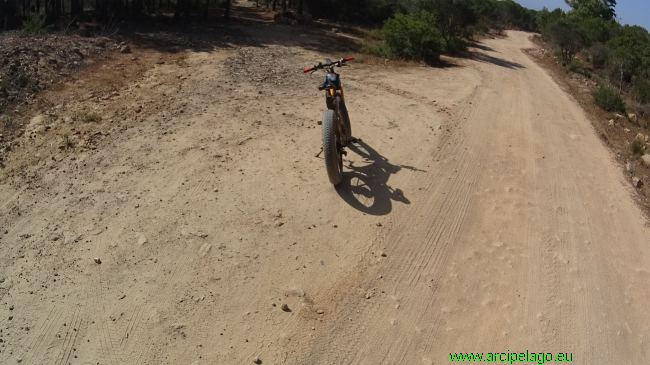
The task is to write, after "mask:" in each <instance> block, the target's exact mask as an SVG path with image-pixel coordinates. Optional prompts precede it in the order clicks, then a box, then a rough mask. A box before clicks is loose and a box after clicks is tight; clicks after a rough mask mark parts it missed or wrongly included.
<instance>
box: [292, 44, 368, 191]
mask: <svg viewBox="0 0 650 365" xmlns="http://www.w3.org/2000/svg"><path fill="white" fill-rule="evenodd" d="M353 60H354V57H345V58H341V59H339V60H337V61H331V60H330V59H326V60H325V62H324V63H323V62H319V63H318V64H317V65H315V66H312V67H307V68H305V69H304V70H303V72H304V73H309V72H311V73H314V72H316V71H318V70H321V69H325V70H326V72H327V74H326V76H325V81H324V82H323V83H322V84H321V85H320V86H319V87H318V90H321V91H325V105H326V106H327V110H325V112H323V123H322V129H323V146H322V150H321V151H322V152H323V157H324V159H325V167H326V168H327V176H328V177H329V180H330V182H331V183H332V185H334V186H337V185H339V184H340V183H341V180H342V179H343V156H344V155H347V153H346V151H345V147H346V146H347V145H348V143H350V142H354V141H355V139H354V138H353V137H352V127H351V125H350V115H349V114H348V109H347V107H346V106H345V97H344V94H343V86H342V85H341V76H340V75H339V74H337V73H336V72H335V68H336V67H343V66H346V65H347V62H349V61H353ZM319 154H320V153H319ZM317 156H318V155H317Z"/></svg>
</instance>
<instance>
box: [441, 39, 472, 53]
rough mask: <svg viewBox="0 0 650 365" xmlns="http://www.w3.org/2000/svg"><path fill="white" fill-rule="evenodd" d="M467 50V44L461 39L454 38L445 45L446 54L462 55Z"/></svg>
mask: <svg viewBox="0 0 650 365" xmlns="http://www.w3.org/2000/svg"><path fill="white" fill-rule="evenodd" d="M465 50H467V42H466V41H465V40H464V39H462V38H459V37H452V38H451V39H449V40H448V41H447V43H446V44H445V52H447V53H451V54H454V53H461V52H463V51H465Z"/></svg>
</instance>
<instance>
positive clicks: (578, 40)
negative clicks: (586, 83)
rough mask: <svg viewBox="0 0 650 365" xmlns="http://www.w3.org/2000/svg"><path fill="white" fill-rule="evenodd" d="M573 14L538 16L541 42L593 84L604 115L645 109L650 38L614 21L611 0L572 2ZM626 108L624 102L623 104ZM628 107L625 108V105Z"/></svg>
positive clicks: (638, 29) (559, 12)
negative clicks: (605, 113)
mask: <svg viewBox="0 0 650 365" xmlns="http://www.w3.org/2000/svg"><path fill="white" fill-rule="evenodd" d="M567 3H568V4H569V5H570V6H571V10H570V11H568V12H564V11H562V10H560V9H556V10H553V11H549V10H547V9H544V10H542V11H540V12H539V13H538V28H539V30H540V32H541V34H542V36H543V38H544V39H545V40H546V41H548V42H550V43H551V44H552V45H553V46H554V47H555V48H556V51H557V57H558V59H560V61H561V63H562V64H563V65H564V66H566V67H567V68H568V69H569V70H570V71H573V72H576V73H579V74H582V75H584V76H586V77H589V78H592V79H594V81H596V82H597V83H598V84H599V87H598V88H597V89H596V90H595V91H594V93H593V96H594V102H595V103H596V104H597V105H598V106H600V107H601V108H602V109H604V110H606V111H617V112H625V111H626V110H627V109H630V111H638V112H641V113H643V112H644V111H646V110H648V103H649V102H650V34H649V33H648V31H647V30H646V29H644V28H643V27H640V26H632V25H621V24H620V23H618V22H617V21H616V12H615V6H616V1H614V0H607V1H601V0H570V1H567ZM626 99H627V100H628V101H629V103H626V102H625V100H626ZM626 104H628V105H626Z"/></svg>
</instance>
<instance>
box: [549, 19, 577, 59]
mask: <svg viewBox="0 0 650 365" xmlns="http://www.w3.org/2000/svg"><path fill="white" fill-rule="evenodd" d="M544 36H545V37H547V38H548V39H550V40H551V42H553V43H554V44H555V45H556V46H557V47H558V49H559V51H560V54H561V58H562V64H563V65H565V66H566V65H568V64H569V63H570V62H571V60H573V57H574V56H575V54H576V53H577V52H578V51H580V49H582V47H583V46H584V45H585V44H586V37H585V36H584V34H583V33H582V30H581V29H580V26H579V25H578V23H577V22H576V21H575V19H572V18H570V17H561V18H559V19H557V20H555V21H553V22H550V23H548V24H547V25H546V29H544Z"/></svg>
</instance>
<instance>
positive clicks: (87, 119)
mask: <svg viewBox="0 0 650 365" xmlns="http://www.w3.org/2000/svg"><path fill="white" fill-rule="evenodd" d="M73 118H74V120H77V121H81V122H84V123H98V122H101V120H102V116H101V115H99V114H98V113H96V112H94V111H89V110H79V111H77V112H75V113H74V115H73Z"/></svg>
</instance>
